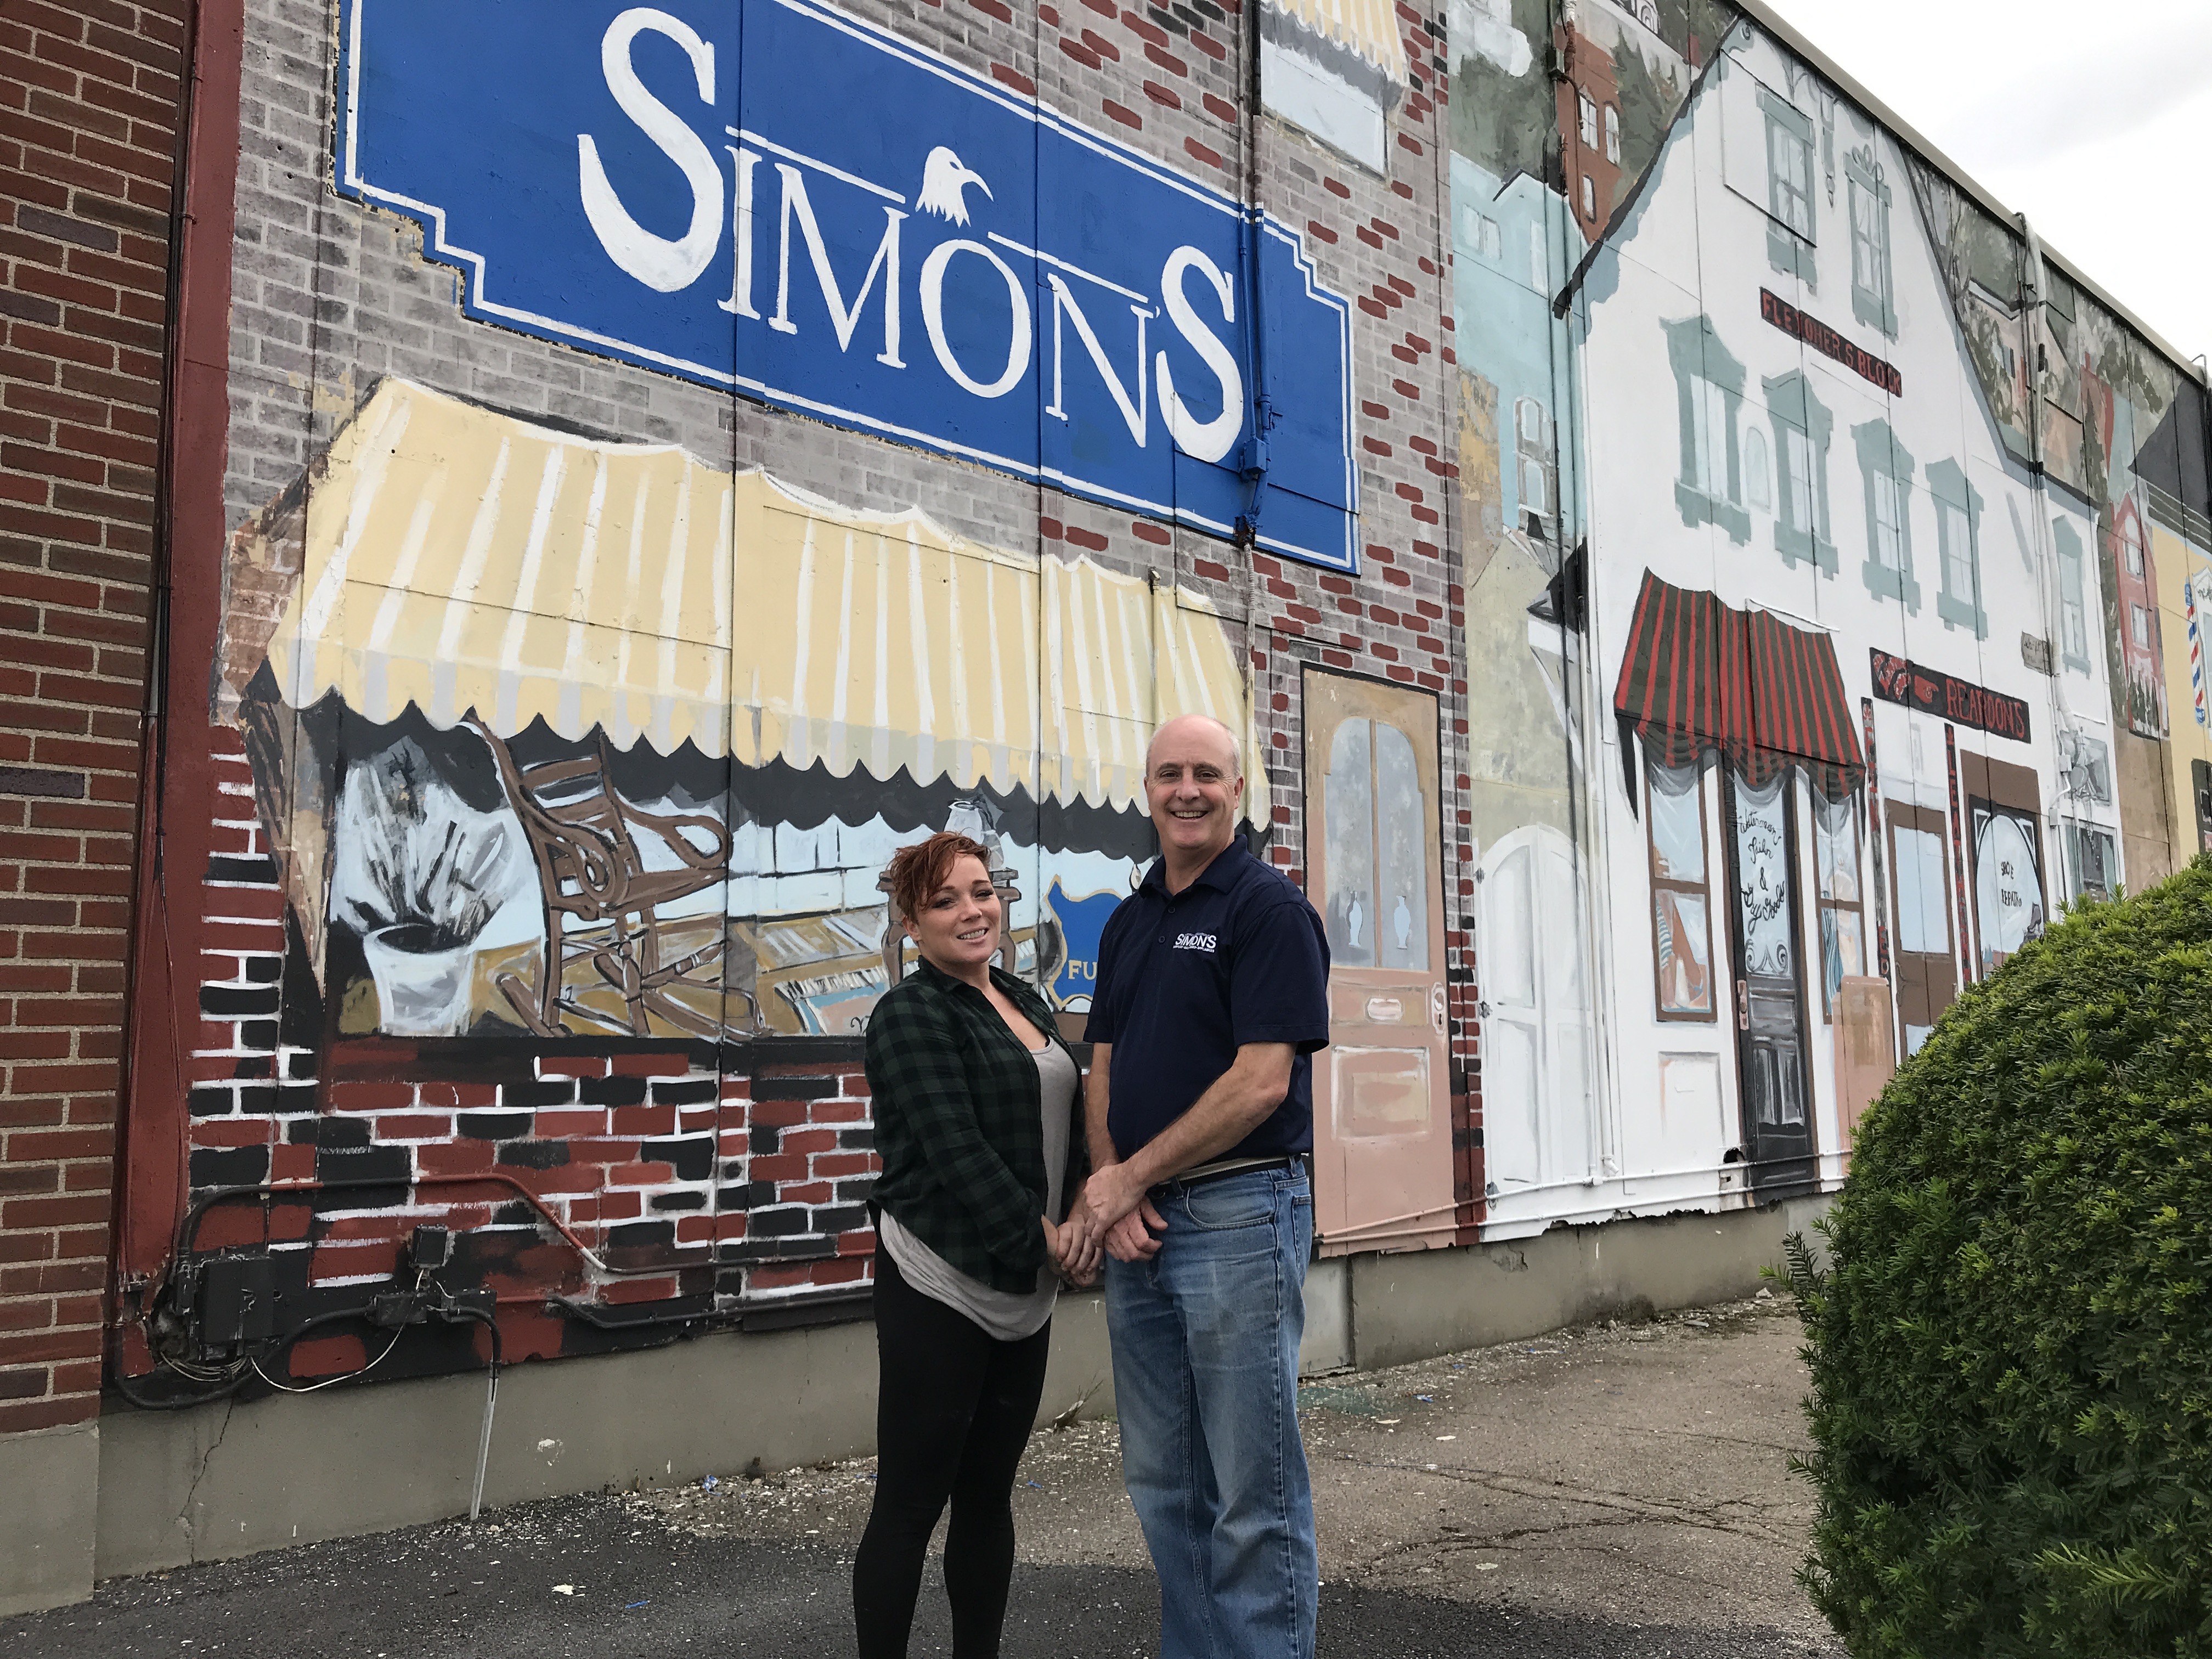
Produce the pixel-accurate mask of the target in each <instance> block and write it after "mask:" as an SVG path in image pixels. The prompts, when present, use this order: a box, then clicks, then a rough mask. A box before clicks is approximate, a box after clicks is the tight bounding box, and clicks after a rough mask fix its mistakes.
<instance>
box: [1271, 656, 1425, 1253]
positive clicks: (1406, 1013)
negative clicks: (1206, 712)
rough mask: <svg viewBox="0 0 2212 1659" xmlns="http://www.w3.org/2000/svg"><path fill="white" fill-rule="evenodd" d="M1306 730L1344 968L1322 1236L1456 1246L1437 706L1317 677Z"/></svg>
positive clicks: (1335, 1010) (1327, 1120) (1334, 992)
mask: <svg viewBox="0 0 2212 1659" xmlns="http://www.w3.org/2000/svg"><path fill="white" fill-rule="evenodd" d="M1305 717H1306V720H1305V725H1306V755H1305V762H1306V810H1307V813H1308V817H1307V825H1306V881H1307V888H1306V890H1307V893H1308V896H1310V898H1311V899H1312V900H1313V902H1314V905H1315V907H1316V908H1317V909H1319V910H1320V912H1321V914H1322V920H1323V921H1324V923H1325V924H1326V926H1327V927H1328V947H1329V958H1330V965H1329V985H1328V1001H1329V1047H1328V1049H1327V1050H1326V1051H1325V1052H1324V1053H1322V1054H1317V1055H1316V1056H1315V1060H1314V1176H1315V1180H1314V1218H1315V1226H1316V1231H1317V1232H1318V1233H1319V1234H1320V1235H1321V1237H1322V1253H1323V1254H1324V1255H1336V1254H1343V1253H1346V1252H1348V1251H1351V1250H1354V1249H1377V1248H1386V1249H1407V1248H1421V1247H1425V1246H1429V1245H1435V1244H1446V1243H1450V1242H1451V1237H1452V1228H1453V1223H1454V1216H1453V1198H1454V1185H1453V1159H1452V1144H1451V1097H1450V1088H1449V1064H1448V1055H1447V1050H1446V1048H1445V1043H1444V930H1443V859H1442V848H1441V846H1440V844H1439V839H1440V829H1439V821H1438V817H1437V814H1438V810H1439V808H1438V793H1437V705H1436V700H1435V699H1434V698H1433V697H1431V696H1427V695H1425V694H1424V693H1421V692H1418V691H1409V690H1405V689H1403V688H1402V687H1399V686H1391V685H1381V684H1376V683H1375V682H1373V681H1370V680H1362V679H1354V678H1350V677H1349V676H1346V675H1339V674H1328V673H1323V672H1321V671H1318V670H1310V671H1308V672H1307V674H1306V678H1305Z"/></svg>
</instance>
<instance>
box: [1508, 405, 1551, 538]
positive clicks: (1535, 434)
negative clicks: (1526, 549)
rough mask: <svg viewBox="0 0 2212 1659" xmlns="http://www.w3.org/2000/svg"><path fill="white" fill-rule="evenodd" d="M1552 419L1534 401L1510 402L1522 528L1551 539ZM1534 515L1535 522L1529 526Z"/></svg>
mask: <svg viewBox="0 0 2212 1659" xmlns="http://www.w3.org/2000/svg"><path fill="white" fill-rule="evenodd" d="M1513 452H1514V459H1515V463H1516V479H1517V483H1518V489H1519V491H1520V497H1521V513H1522V529H1524V530H1526V531H1527V532H1528V533H1529V534H1530V535H1536V536H1542V537H1544V538H1546V539H1547V540H1548V539H1550V538H1552V537H1553V536H1554V535H1555V534H1556V526H1555V525H1554V523H1553V520H1555V519H1556V518H1557V517H1558V514H1559V458H1558V456H1557V454H1556V453H1554V451H1553V428H1552V417H1551V416H1550V415H1549V414H1548V413H1547V411H1546V410H1545V408H1544V405H1543V404H1540V403H1538V402H1537V401H1536V400H1535V399H1534V398H1516V399H1514V403H1513ZM1531 516H1533V517H1534V519H1535V520H1536V522H1535V523H1534V524H1531V523H1529V522H1528V520H1529V518H1530V517H1531Z"/></svg>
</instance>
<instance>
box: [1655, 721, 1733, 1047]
mask: <svg viewBox="0 0 2212 1659" xmlns="http://www.w3.org/2000/svg"><path fill="white" fill-rule="evenodd" d="M1644 772H1645V777H1646V780H1647V788H1646V790H1645V801H1646V817H1645V823H1646V824H1647V826H1648V829H1649V833H1650V849H1651V950H1652V966H1653V978H1654V982H1655V984H1656V987H1657V993H1658V1012H1659V1018H1662V1019H1699V1020H1710V1019H1712V1018H1714V1017H1715V1009H1714V1006H1713V967H1712V962H1713V954H1712V924H1711V904H1712V896H1711V879H1710V878H1709V877H1708V875H1707V873H1706V860H1707V847H1706V832H1705V786H1704V777H1703V772H1702V769H1700V768H1698V767H1695V766H1662V765H1660V764H1658V763H1656V762H1648V763H1646V766H1645V769H1644Z"/></svg>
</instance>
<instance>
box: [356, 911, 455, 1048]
mask: <svg viewBox="0 0 2212 1659" xmlns="http://www.w3.org/2000/svg"><path fill="white" fill-rule="evenodd" d="M362 953H363V954H364V955H365V956H367V957H368V971H369V975H370V977H371V978H373V979H374V981H376V1000H377V1006H378V1007H379V1008H380V1010H381V1011H382V1012H381V1014H380V1018H378V1020H377V1028H378V1029H379V1030H382V1031H385V1032H387V1033H389V1034H390V1035H392V1036H460V1035H461V1034H462V1033H464V1032H465V1031H466V1030H468V1027H469V1014H470V1012H471V1010H470V996H469V991H470V981H471V978H472V977H473V975H472V974H471V969H473V968H474V966H475V964H476V954H477V953H476V949H475V941H474V939H473V938H469V939H460V940H459V941H458V942H456V940H455V939H454V936H453V934H452V933H448V932H447V930H446V929H444V928H442V927H437V926H435V924H433V923H430V922H426V921H407V922H402V923H400V924H399V925H398V927H380V928H378V929H377V930H376V931H375V932H374V933H370V934H368V935H367V936H366V937H365V938H364V939H362Z"/></svg>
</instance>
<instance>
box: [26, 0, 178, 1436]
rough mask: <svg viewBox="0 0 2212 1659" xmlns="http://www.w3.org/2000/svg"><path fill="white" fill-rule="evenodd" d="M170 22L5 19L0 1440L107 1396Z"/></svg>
mask: <svg viewBox="0 0 2212 1659" xmlns="http://www.w3.org/2000/svg"><path fill="white" fill-rule="evenodd" d="M187 9H188V0H145V3H134V0H72V3H70V4H68V5H60V4H45V3H41V0H9V4H8V6H7V7H6V9H4V11H0V169H4V173H0V227H4V228H0V328H4V330H5V337H6V348H5V351H4V354H0V1431H10V1430H20V1429H31V1428H40V1427H46V1426H49V1425H56V1424H63V1423H70V1422H76V1421H78V1420H80V1419H85V1418H88V1417H90V1416H92V1415H94V1413H95V1412H96V1411H97V1409H98V1405H99V1388H100V1360H99V1355H100V1307H101V1299H102V1291H103V1289H104V1287H105V1285H106V1277H107V1255H108V1231H109V1230H108V1222H109V1212H110V1205H111V1199H110V1194H111V1190H112V1185H113V1182H112V1166H113V1155H114V1149H115V1125H116V1117H117V1097H118V1084H119V1082H120V1075H119V1074H120V1064H121V1062H120V1054H121V1048H122V1040H121V1039H122V1025H123V990H124V973H125V958H126V955H127V941H128V936H129V927H130V921H131V887H132V883H133V880H134V871H133V860H134V848H135V846H136V842H137V837H136V836H135V834H134V831H135V829H136V808H135V805H134V802H135V800H136V799H137V791H138V772H139V755H140V738H141V730H142V721H141V715H140V711H141V709H142V708H143V705H144V702H145V696H144V691H145V672H146V663H147V641H148V617H149V609H150V607H149V596H150V594H151V592H152V590H153V586H154V583H155V574H154V573H155V463H156V457H157V451H158V448H159V445H160V438H161V416H160V401H161V383H162V365H163V354H164V349H165V319H166V317H167V272H168V262H169V206H170V191H171V188H172V185H173V182H174V157H175V149H176V143H175V140H176V130H177V124H178V112H179V96H180V88H181V87H182V84H183V82H182V79H181V76H180V73H179V71H180V69H181V66H182V64H183V62H184V54H185V33H186V24H185V15H186V12H187Z"/></svg>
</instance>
